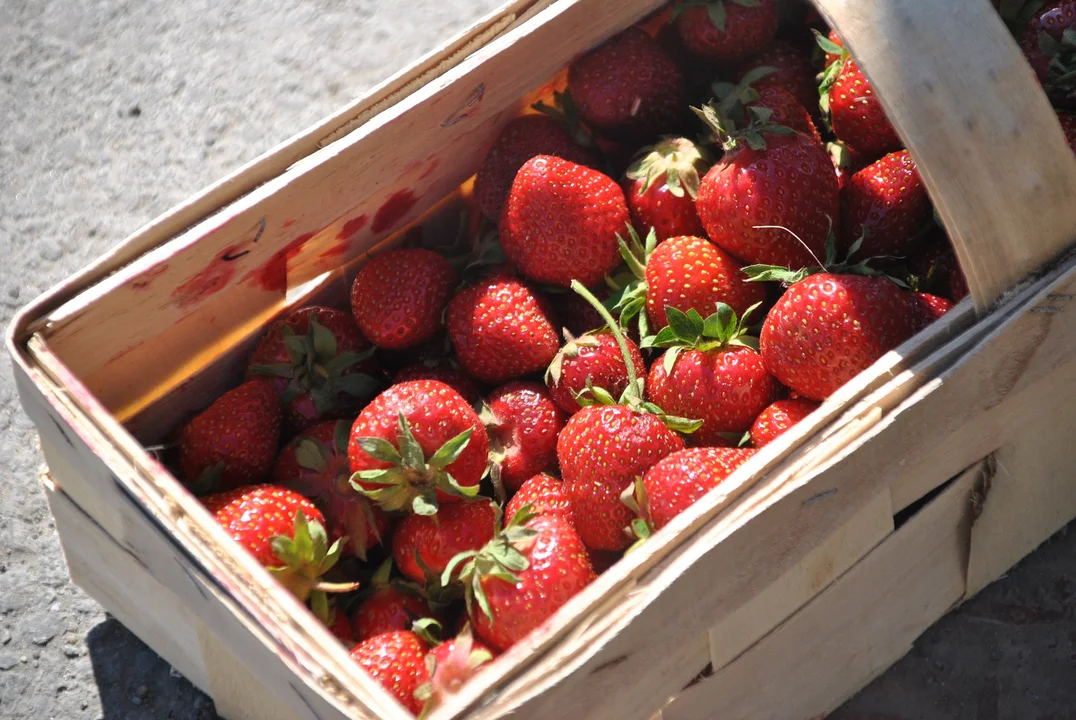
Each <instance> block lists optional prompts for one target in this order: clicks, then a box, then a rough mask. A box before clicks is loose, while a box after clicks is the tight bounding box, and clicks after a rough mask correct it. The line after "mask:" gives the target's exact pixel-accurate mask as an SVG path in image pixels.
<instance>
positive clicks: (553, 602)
mask: <svg viewBox="0 0 1076 720" xmlns="http://www.w3.org/2000/svg"><path fill="white" fill-rule="evenodd" d="M456 569H458V570H459V577H460V580H461V581H462V582H463V583H464V587H465V589H466V592H467V596H466V597H467V607H468V611H469V614H470V616H471V621H472V622H473V623H474V629H475V633H476V634H477V635H478V637H480V638H481V639H482V640H484V641H485V642H487V643H488V644H489V645H490V646H491V647H493V648H494V649H496V650H500V651H502V652H503V651H505V650H507V649H508V648H510V647H512V645H514V644H515V643H516V642H518V641H519V640H520V639H522V638H523V637H526V636H527V635H528V634H530V632H531V631H533V630H534V629H535V628H537V627H538V626H539V625H541V624H542V623H544V622H545V621H546V620H547V619H548V618H549V617H550V616H551V615H552V614H553V613H555V612H556V611H557V610H559V609H560V607H561V606H562V605H564V603H566V602H568V601H569V600H571V599H572V597H574V596H575V595H576V594H577V593H579V591H581V590H582V589H583V588H585V587H586V586H587V585H589V584H590V583H591V581H593V580H594V578H595V577H596V575H595V574H594V569H593V568H592V567H591V566H590V560H589V559H588V557H587V551H586V548H585V547H584V546H583V542H582V541H581V540H580V538H579V535H578V534H577V533H576V531H575V529H574V528H573V527H572V525H571V523H569V522H566V521H565V520H563V519H562V518H560V517H557V516H556V515H537V516H530V515H529V513H527V512H525V511H521V512H520V513H517V514H516V515H515V516H513V517H512V519H511V521H510V522H509V523H508V526H507V527H506V528H505V529H504V530H503V531H501V532H498V533H497V534H496V535H495V536H494V538H493V540H491V541H490V542H489V543H488V544H487V545H486V546H485V547H483V548H481V549H479V550H477V551H472V552H468V553H463V554H461V555H459V556H457V557H455V558H453V560H452V563H451V564H450V565H449V567H448V568H446V570H445V572H444V574H443V576H442V578H441V580H442V582H443V583H444V582H446V581H447V580H448V579H449V578H450V577H451V575H452V573H453V572H454V571H455V570H456Z"/></svg>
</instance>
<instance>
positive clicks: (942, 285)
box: [907, 227, 956, 297]
mask: <svg viewBox="0 0 1076 720" xmlns="http://www.w3.org/2000/svg"><path fill="white" fill-rule="evenodd" d="M954 265H956V255H955V254H953V246H952V245H951V244H950V243H949V238H948V236H946V234H945V231H944V230H942V229H941V228H940V227H939V228H935V229H933V230H931V231H929V232H928V233H927V236H926V238H925V239H924V240H923V244H922V247H920V248H919V249H918V250H917V251H916V252H915V253H914V254H913V255H912V257H911V258H910V260H909V262H908V264H907V270H908V282H909V284H910V285H911V287H912V288H913V289H914V290H917V291H919V292H926V293H930V294H932V295H941V296H943V297H948V296H949V291H950V287H949V276H950V273H951V272H952V269H953V266H954Z"/></svg>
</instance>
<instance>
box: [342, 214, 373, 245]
mask: <svg viewBox="0 0 1076 720" xmlns="http://www.w3.org/2000/svg"><path fill="white" fill-rule="evenodd" d="M366 221H367V218H366V216H365V215H359V216H358V217H354V218H351V219H350V220H348V221H347V222H346V223H344V227H342V228H340V232H339V233H337V234H336V239H337V240H349V239H350V238H351V236H352V235H354V234H355V233H357V232H358V231H359V230H362V229H363V228H364V227H366Z"/></svg>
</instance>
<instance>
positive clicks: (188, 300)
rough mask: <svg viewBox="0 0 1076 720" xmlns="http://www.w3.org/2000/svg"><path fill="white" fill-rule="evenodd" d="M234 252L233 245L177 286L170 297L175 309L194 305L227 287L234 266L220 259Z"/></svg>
mask: <svg viewBox="0 0 1076 720" xmlns="http://www.w3.org/2000/svg"><path fill="white" fill-rule="evenodd" d="M234 250H235V246H234V245H232V246H229V247H228V248H226V249H225V250H224V251H223V252H222V253H221V254H220V256H218V257H215V258H213V261H212V262H211V263H209V265H208V266H206V267H205V268H204V269H203V270H201V271H200V272H198V273H197V274H196V275H193V276H192V277H190V278H188V279H187V280H185V281H184V282H183V283H182V284H180V285H179V286H177V287H176V289H175V290H173V291H172V295H171V297H172V300H173V302H174V303H175V305H176V307H179V308H185V307H189V306H191V305H195V304H197V303H199V302H201V301H202V300H205V299H206V298H207V297H209V296H210V295H212V294H213V293H215V292H217V291H219V290H221V289H223V288H224V287H225V286H227V285H228V283H229V282H231V280H232V278H233V277H235V264H234V263H230V262H227V261H226V260H223V259H222V258H223V257H224V256H225V255H228V254H229V253H231V252H233V251H234Z"/></svg>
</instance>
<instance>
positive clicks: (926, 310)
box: [909, 292, 953, 332]
mask: <svg viewBox="0 0 1076 720" xmlns="http://www.w3.org/2000/svg"><path fill="white" fill-rule="evenodd" d="M909 300H910V301H911V304H912V315H913V320H912V322H914V323H915V331H916V332H919V331H920V330H922V329H923V328H925V327H927V326H928V325H930V324H932V323H933V322H934V321H935V320H938V319H940V318H941V316H942V315H944V314H945V313H947V312H949V311H950V310H952V309H953V303H952V302H951V301H949V300H946V299H945V298H943V297H938V296H937V295H931V294H930V293H923V292H913V293H911V294H910V298H909Z"/></svg>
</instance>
